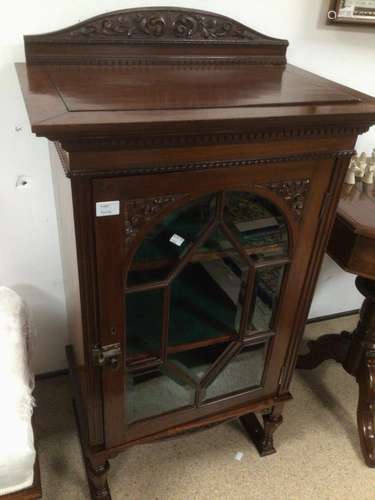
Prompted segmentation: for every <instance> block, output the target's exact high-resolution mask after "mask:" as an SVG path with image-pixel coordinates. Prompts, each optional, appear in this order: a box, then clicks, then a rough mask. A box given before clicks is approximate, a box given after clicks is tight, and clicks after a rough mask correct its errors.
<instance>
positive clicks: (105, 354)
mask: <svg viewBox="0 0 375 500" xmlns="http://www.w3.org/2000/svg"><path fill="white" fill-rule="evenodd" d="M121 354H122V353H121V345H120V344H119V343H117V344H109V345H104V346H102V347H100V346H96V347H94V349H93V350H92V357H93V362H94V366H98V367H103V366H111V367H112V368H114V369H116V368H118V366H119V364H120V358H121Z"/></svg>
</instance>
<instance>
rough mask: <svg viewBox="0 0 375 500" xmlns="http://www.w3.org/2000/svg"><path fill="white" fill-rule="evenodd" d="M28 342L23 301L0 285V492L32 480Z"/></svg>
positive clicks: (29, 329) (27, 326)
mask: <svg viewBox="0 0 375 500" xmlns="http://www.w3.org/2000/svg"><path fill="white" fill-rule="evenodd" d="M30 342H31V328H30V324H29V320H28V316H27V311H26V307H25V304H24V303H23V301H22V299H21V298H20V297H19V296H18V295H17V294H16V293H15V292H14V291H13V290H10V289H9V288H6V287H0V401H1V410H0V495H9V494H10V493H13V492H16V491H19V490H23V489H25V488H28V487H30V486H31V485H32V484H33V481H34V463H35V447H34V436H33V429H32V423H31V417H32V410H33V397H32V390H33V384H34V382H33V377H32V375H31V370H30V367H29V352H30Z"/></svg>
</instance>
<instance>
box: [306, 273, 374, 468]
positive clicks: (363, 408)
mask: <svg viewBox="0 0 375 500" xmlns="http://www.w3.org/2000/svg"><path fill="white" fill-rule="evenodd" d="M356 286H357V288H358V290H359V291H360V292H361V294H362V295H364V296H365V300H364V302H363V305H362V308H361V313H360V320H359V323H358V326H357V328H356V330H355V331H354V332H353V334H348V332H343V333H342V334H341V335H323V336H322V337H320V338H319V339H318V340H316V341H311V342H309V343H308V346H309V348H310V352H309V353H308V354H306V355H303V356H300V357H299V359H298V363H297V368H301V369H312V368H315V367H316V366H318V365H319V364H320V363H322V362H323V361H325V360H326V359H335V360H336V361H337V362H339V363H342V365H343V367H344V368H345V370H346V371H347V372H348V373H350V374H351V375H353V376H354V377H356V379H357V382H358V385H359V399H358V408H357V423H358V432H359V439H360V442H361V448H362V453H363V456H364V458H365V461H366V464H367V465H368V466H369V467H375V280H370V279H366V278H361V277H358V278H357V279H356Z"/></svg>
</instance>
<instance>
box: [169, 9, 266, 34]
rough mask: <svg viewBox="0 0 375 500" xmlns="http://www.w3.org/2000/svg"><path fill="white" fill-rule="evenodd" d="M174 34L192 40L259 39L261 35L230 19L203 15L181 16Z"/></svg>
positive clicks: (177, 20)
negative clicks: (199, 38) (198, 37)
mask: <svg viewBox="0 0 375 500" xmlns="http://www.w3.org/2000/svg"><path fill="white" fill-rule="evenodd" d="M173 28H174V33H175V35H176V36H177V37H181V38H187V39H189V38H192V37H194V36H195V35H199V36H201V37H203V39H206V40H209V39H212V40H215V39H226V38H234V39H241V38H242V39H247V40H255V39H257V38H258V39H259V38H260V36H259V34H256V33H254V32H252V31H251V30H249V29H248V28H246V27H245V26H241V25H239V24H238V23H235V22H232V21H230V20H228V19H225V18H224V19H221V18H218V17H214V16H203V15H180V16H177V18H176V20H175V21H174V25H173Z"/></svg>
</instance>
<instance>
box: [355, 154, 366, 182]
mask: <svg viewBox="0 0 375 500" xmlns="http://www.w3.org/2000/svg"><path fill="white" fill-rule="evenodd" d="M357 165H358V167H359V171H358V172H357V173H356V177H359V178H360V179H362V177H363V176H364V175H365V172H366V168H367V154H366V153H361V156H360V157H359V159H358V162H357Z"/></svg>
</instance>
